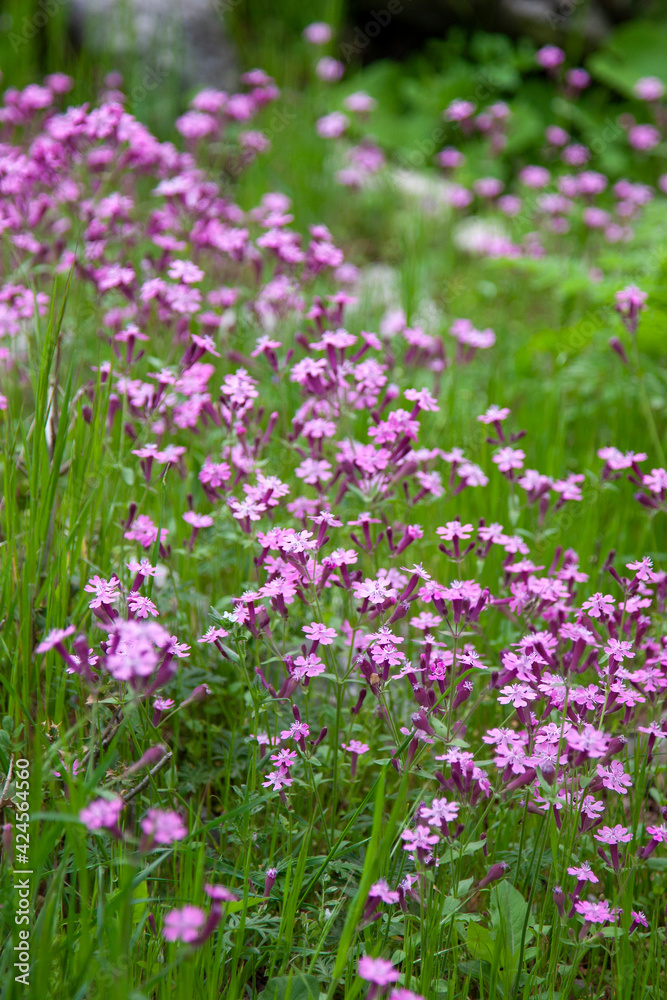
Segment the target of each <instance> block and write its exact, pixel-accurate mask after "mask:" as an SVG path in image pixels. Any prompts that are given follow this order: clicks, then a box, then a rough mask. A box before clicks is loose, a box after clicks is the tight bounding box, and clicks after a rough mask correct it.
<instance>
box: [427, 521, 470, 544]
mask: <svg viewBox="0 0 667 1000" xmlns="http://www.w3.org/2000/svg"><path fill="white" fill-rule="evenodd" d="M472 530H473V529H472V524H461V522H460V521H447V523H446V524H445V526H444V527H441V528H436V529H435V533H436V535H439V536H440V538H442V540H443V542H451V541H453V540H454V539H455V538H460V539H461V540H462V541H467V540H468V539H469V538H470V535H471V533H472Z"/></svg>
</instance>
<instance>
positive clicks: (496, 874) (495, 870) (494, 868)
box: [477, 861, 509, 889]
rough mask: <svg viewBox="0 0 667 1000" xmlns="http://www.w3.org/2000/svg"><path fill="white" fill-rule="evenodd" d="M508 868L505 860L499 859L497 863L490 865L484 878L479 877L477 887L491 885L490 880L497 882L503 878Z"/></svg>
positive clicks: (481, 887)
mask: <svg viewBox="0 0 667 1000" xmlns="http://www.w3.org/2000/svg"><path fill="white" fill-rule="evenodd" d="M508 868H509V865H508V864H507V862H506V861H500V862H499V863H498V864H495V865H491V867H490V868H489V870H488V872H487V873H486V875H485V876H484V878H482V879H480V881H479V882H478V883H477V889H486V887H487V885H491V883H492V882H497V881H498V880H499V879H501V878H503V876H504V874H505V872H506V871H507V869H508Z"/></svg>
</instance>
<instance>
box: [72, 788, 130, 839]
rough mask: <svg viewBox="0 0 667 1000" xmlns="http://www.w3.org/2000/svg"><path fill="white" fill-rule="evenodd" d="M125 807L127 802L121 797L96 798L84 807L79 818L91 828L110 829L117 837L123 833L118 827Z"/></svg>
mask: <svg viewBox="0 0 667 1000" xmlns="http://www.w3.org/2000/svg"><path fill="white" fill-rule="evenodd" d="M124 808H125V803H124V802H123V800H122V799H121V798H119V797H115V798H113V799H95V800H94V801H93V802H91V803H90V805H89V806H86V808H85V809H82V810H81V812H80V813H79V819H80V820H81V822H82V823H84V824H85V825H86V826H87V827H88V829H89V830H91V831H92V830H109V831H110V832H111V833H113V834H114V836H116V837H120V836H121V833H120V830H119V829H118V820H119V818H120V814H121V812H122V811H123V809H124Z"/></svg>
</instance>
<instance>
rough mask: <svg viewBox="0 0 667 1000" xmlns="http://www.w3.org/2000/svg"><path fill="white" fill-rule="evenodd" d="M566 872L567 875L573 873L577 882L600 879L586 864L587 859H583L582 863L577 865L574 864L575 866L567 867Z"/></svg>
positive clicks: (597, 880)
mask: <svg viewBox="0 0 667 1000" xmlns="http://www.w3.org/2000/svg"><path fill="white" fill-rule="evenodd" d="M567 873H568V875H574V877H575V878H576V880H577V882H599V881H600V879H599V878H598V877H597V875H596V874H595V873H594V872H593V871H592V870H591V866H590V865H589V864H588V862H587V861H584V863H583V864H582V865H580V866H579V867H576V866H575V867H572V868H568V870H567Z"/></svg>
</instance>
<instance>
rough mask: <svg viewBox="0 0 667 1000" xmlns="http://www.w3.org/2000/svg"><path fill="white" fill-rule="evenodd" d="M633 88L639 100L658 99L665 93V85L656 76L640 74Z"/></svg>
mask: <svg viewBox="0 0 667 1000" xmlns="http://www.w3.org/2000/svg"><path fill="white" fill-rule="evenodd" d="M633 90H634V92H635V94H636V95H637V97H638V98H639V99H640V101H659V100H660V98H661V97H663V96H664V93H665V85H664V83H663V82H662V80H660V79H659V78H658V77H657V76H642V77H641V78H640V79H639V80H637V82H636V84H635V85H634V87H633Z"/></svg>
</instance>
